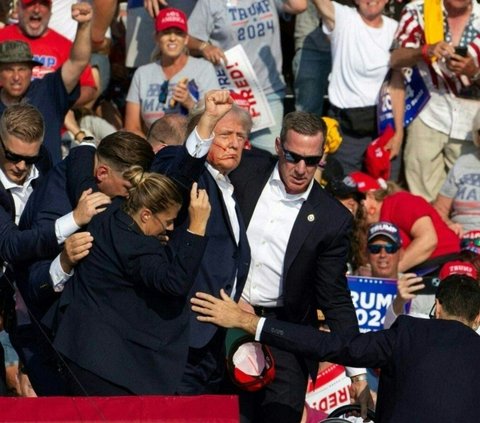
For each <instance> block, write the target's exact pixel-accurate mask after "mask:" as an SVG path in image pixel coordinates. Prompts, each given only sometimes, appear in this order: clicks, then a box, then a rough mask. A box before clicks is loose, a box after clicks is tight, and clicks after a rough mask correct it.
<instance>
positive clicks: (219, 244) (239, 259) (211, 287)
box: [66, 146, 250, 348]
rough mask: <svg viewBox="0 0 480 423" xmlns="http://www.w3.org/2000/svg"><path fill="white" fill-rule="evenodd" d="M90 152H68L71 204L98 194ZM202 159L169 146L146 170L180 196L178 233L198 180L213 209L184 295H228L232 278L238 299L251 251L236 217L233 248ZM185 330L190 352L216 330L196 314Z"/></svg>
mask: <svg viewBox="0 0 480 423" xmlns="http://www.w3.org/2000/svg"><path fill="white" fill-rule="evenodd" d="M94 152H95V150H94V149H93V148H91V147H86V146H82V147H80V148H75V149H73V150H72V152H71V153H70V155H69V157H67V159H66V160H67V166H66V175H67V177H66V183H67V191H68V195H69V197H70V201H71V202H76V201H77V199H78V198H79V196H80V194H81V192H82V191H83V190H85V189H87V188H93V189H97V188H96V187H95V181H94V179H93V178H92V175H93V165H92V163H93V157H94ZM205 160H206V156H204V157H202V158H199V159H197V158H193V157H191V156H190V155H189V154H188V151H187V149H186V147H185V146H178V147H177V146H169V147H165V148H163V149H162V150H160V151H159V153H157V155H156V156H155V159H154V162H153V164H152V167H151V171H152V172H158V173H163V174H166V175H167V176H169V177H171V178H172V179H173V180H175V182H176V183H177V186H178V187H179V188H180V190H181V192H182V194H183V198H184V205H183V207H182V209H181V210H180V213H179V216H178V218H177V220H176V222H175V227H176V228H177V229H180V231H179V233H182V232H183V230H184V229H185V228H187V227H188V223H189V222H188V204H189V199H190V188H191V186H192V183H193V182H195V181H198V184H199V188H204V189H206V191H207V193H208V196H209V200H210V204H211V207H212V211H211V214H210V219H209V221H208V224H207V231H206V234H207V236H208V238H209V241H208V244H207V247H206V250H205V254H204V256H203V260H202V263H201V265H200V269H199V271H198V274H197V275H196V277H195V283H194V285H193V287H192V291H191V292H190V295H189V296H192V295H194V293H195V292H197V291H203V292H208V293H210V294H212V295H216V296H218V295H219V292H220V289H222V288H223V289H224V290H225V291H226V292H227V293H229V294H230V293H231V292H232V289H233V283H234V280H235V277H236V278H237V285H236V291H235V292H236V294H235V299H236V300H238V299H239V298H240V295H241V293H242V290H243V286H244V285H245V280H246V278H247V273H248V269H249V266H250V249H249V247H248V242H247V238H246V232H245V225H244V224H243V220H242V217H241V215H240V213H239V212H238V216H239V224H240V242H239V244H238V245H237V244H236V242H235V238H234V235H233V232H232V228H231V226H230V220H229V218H228V214H227V210H226V208H225V204H224V202H223V198H222V195H221V192H220V190H219V188H218V186H217V184H216V183H215V181H214V179H213V178H212V176H211V175H210V173H209V172H208V171H207V169H206V168H205ZM176 234H177V230H176V231H174V232H173V234H172V237H171V238H172V239H171V242H172V246H173V247H174V248H175V247H176V242H177V240H176ZM190 325H191V331H190V334H191V337H190V346H191V347H194V348H202V347H204V346H205V345H207V344H208V342H209V341H210V340H211V339H212V338H213V336H214V335H215V333H216V332H217V330H219V329H218V327H217V326H215V325H212V324H209V323H201V322H199V321H198V320H197V319H196V314H195V313H191V317H190Z"/></svg>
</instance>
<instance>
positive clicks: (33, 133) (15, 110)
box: [0, 103, 45, 143]
mask: <svg viewBox="0 0 480 423" xmlns="http://www.w3.org/2000/svg"><path fill="white" fill-rule="evenodd" d="M44 132H45V124H44V121H43V116H42V114H41V113H40V111H39V110H38V109H37V108H36V107H35V106H32V105H31V104H27V103H19V104H14V105H12V106H8V107H7V108H6V109H5V111H4V112H3V114H2V117H1V118H0V138H1V139H2V140H5V139H7V136H8V135H13V136H15V137H17V138H19V139H21V140H22V141H24V142H26V143H35V142H42V141H43V135H44Z"/></svg>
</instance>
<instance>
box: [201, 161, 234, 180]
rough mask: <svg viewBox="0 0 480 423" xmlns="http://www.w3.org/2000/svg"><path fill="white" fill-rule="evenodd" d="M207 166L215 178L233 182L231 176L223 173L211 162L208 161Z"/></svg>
mask: <svg viewBox="0 0 480 423" xmlns="http://www.w3.org/2000/svg"><path fill="white" fill-rule="evenodd" d="M205 166H206V167H207V170H208V171H209V172H210V175H212V176H213V179H215V180H216V181H222V182H227V183H229V184H231V182H230V179H229V177H228V176H227V175H224V174H223V173H220V172H219V171H218V170H217V169H215V168H214V167H213V166H212V165H211V164H210V163H207V162H206V163H205Z"/></svg>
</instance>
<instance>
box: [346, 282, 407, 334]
mask: <svg viewBox="0 0 480 423" xmlns="http://www.w3.org/2000/svg"><path fill="white" fill-rule="evenodd" d="M347 279H348V287H349V288H350V293H351V296H352V302H353V306H354V307H355V311H356V313H357V319H358V326H359V328H360V332H370V331H377V330H380V329H383V321H384V320H385V313H386V311H387V307H388V306H389V305H390V304H391V303H392V301H393V298H394V297H395V294H396V293H397V281H396V280H395V279H381V278H373V277H365V276H348V277H347Z"/></svg>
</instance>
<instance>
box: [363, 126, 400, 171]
mask: <svg viewBox="0 0 480 423" xmlns="http://www.w3.org/2000/svg"><path fill="white" fill-rule="evenodd" d="M394 135H395V131H394V130H393V128H392V127H391V126H390V125H389V126H387V129H386V130H385V131H384V132H383V134H382V135H380V136H379V137H378V138H377V139H375V140H374V141H372V142H371V143H370V144H369V145H368V147H367V150H366V151H365V159H364V165H365V169H366V171H367V173H368V174H369V175H370V176H372V177H374V178H383V179H388V178H389V177H390V169H391V164H390V153H389V152H388V151H387V150H385V148H384V147H385V145H386V144H387V142H388V141H389V140H390V139H391V138H392V137H393V136H394Z"/></svg>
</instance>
